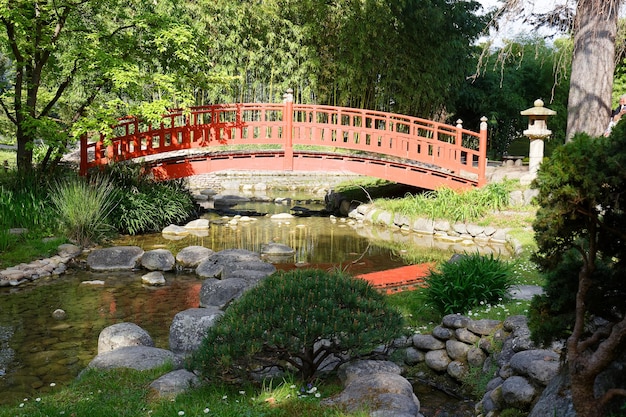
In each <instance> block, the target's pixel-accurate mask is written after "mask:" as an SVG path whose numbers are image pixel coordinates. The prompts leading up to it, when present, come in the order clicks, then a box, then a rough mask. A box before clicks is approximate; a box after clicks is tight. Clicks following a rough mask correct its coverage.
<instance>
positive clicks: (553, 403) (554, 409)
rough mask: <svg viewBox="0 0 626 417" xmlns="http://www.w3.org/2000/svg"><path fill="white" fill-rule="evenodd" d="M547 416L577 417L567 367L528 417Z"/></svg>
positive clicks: (558, 375)
mask: <svg viewBox="0 0 626 417" xmlns="http://www.w3.org/2000/svg"><path fill="white" fill-rule="evenodd" d="M545 416H551V417H576V411H575V410H574V403H573V401H572V392H571V390H570V380H569V371H568V369H567V366H563V367H562V368H561V370H560V371H559V373H558V374H557V376H556V377H554V378H552V380H551V381H550V383H549V384H548V386H546V388H545V389H544V390H543V392H542V393H541V395H540V396H539V399H538V400H537V402H536V403H535V405H534V406H533V408H532V410H531V411H530V414H528V417H545Z"/></svg>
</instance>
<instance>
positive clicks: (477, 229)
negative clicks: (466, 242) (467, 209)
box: [467, 224, 486, 237]
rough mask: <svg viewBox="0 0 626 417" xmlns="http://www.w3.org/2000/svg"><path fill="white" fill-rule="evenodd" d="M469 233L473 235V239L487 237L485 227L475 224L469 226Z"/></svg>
mask: <svg viewBox="0 0 626 417" xmlns="http://www.w3.org/2000/svg"><path fill="white" fill-rule="evenodd" d="M467 233H469V234H470V235H472V237H476V236H479V235H481V234H484V235H486V233H485V228H484V227H483V226H477V225H475V224H468V225H467Z"/></svg>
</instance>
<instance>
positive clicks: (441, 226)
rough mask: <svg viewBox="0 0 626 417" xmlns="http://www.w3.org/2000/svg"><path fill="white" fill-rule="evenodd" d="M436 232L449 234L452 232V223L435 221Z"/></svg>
mask: <svg viewBox="0 0 626 417" xmlns="http://www.w3.org/2000/svg"><path fill="white" fill-rule="evenodd" d="M434 226H435V231H441V232H447V231H448V230H450V222H449V221H447V220H437V221H435V225H434Z"/></svg>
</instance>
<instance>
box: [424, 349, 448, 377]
mask: <svg viewBox="0 0 626 417" xmlns="http://www.w3.org/2000/svg"><path fill="white" fill-rule="evenodd" d="M424 361H425V362H426V365H427V366H428V367H429V368H430V369H432V370H434V371H438V372H443V371H445V370H447V369H448V365H449V364H450V362H452V360H451V359H450V357H449V356H448V353H447V352H446V350H445V349H440V350H431V351H428V352H426V355H425V357H424Z"/></svg>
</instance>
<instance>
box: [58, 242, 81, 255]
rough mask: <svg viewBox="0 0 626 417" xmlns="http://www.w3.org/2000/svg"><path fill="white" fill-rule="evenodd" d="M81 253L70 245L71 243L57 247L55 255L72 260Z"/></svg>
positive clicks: (76, 247) (77, 248)
mask: <svg viewBox="0 0 626 417" xmlns="http://www.w3.org/2000/svg"><path fill="white" fill-rule="evenodd" d="M81 252H82V251H81V249H80V248H79V247H78V246H76V245H72V244H71V243H64V244H62V245H59V247H58V248H57V253H58V254H59V256H62V257H64V258H73V257H75V256H78V255H80V254H81Z"/></svg>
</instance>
